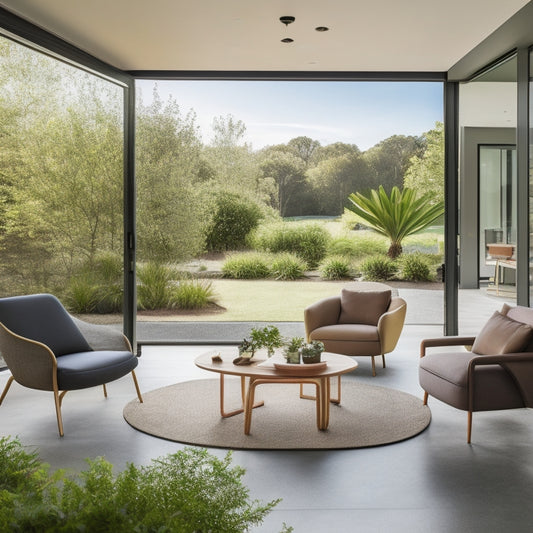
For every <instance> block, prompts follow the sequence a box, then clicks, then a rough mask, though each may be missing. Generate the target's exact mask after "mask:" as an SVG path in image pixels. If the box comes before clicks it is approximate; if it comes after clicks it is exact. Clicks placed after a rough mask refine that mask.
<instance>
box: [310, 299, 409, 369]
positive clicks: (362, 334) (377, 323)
mask: <svg viewBox="0 0 533 533" xmlns="http://www.w3.org/2000/svg"><path fill="white" fill-rule="evenodd" d="M406 311H407V304H406V302H405V300H403V298H400V297H398V296H394V297H391V291H390V290H385V291H351V290H348V289H343V290H342V292H341V294H340V296H332V297H330V298H325V299H323V300H320V301H318V302H316V303H314V304H312V305H310V306H309V307H307V308H306V309H305V310H304V325H305V335H306V339H307V341H308V342H310V341H313V340H318V341H321V342H323V343H324V346H325V349H326V351H328V352H333V353H339V354H343V355H350V356H363V355H366V356H370V357H371V358H372V375H373V376H375V375H376V363H375V360H374V358H375V356H376V355H381V358H382V363H383V368H385V354H387V353H390V352H392V351H393V350H394V349H395V348H396V344H397V343H398V339H399V338H400V334H401V332H402V329H403V324H404V321H405V313H406Z"/></svg>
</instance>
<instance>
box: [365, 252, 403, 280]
mask: <svg viewBox="0 0 533 533" xmlns="http://www.w3.org/2000/svg"><path fill="white" fill-rule="evenodd" d="M360 270H361V273H362V275H363V279H365V280H366V281H388V280H392V279H394V278H395V276H396V273H397V271H398V267H397V265H396V263H395V262H394V261H393V260H392V259H390V258H388V257H387V256H375V257H369V258H368V259H367V260H366V261H363V262H362V263H361V265H360Z"/></svg>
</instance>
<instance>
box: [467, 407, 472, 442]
mask: <svg viewBox="0 0 533 533" xmlns="http://www.w3.org/2000/svg"><path fill="white" fill-rule="evenodd" d="M471 440H472V411H468V422H467V430H466V442H467V443H468V444H470V441H471Z"/></svg>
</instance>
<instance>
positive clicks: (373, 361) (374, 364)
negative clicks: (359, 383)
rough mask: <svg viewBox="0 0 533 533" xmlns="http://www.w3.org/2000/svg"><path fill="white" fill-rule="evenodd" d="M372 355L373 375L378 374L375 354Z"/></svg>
mask: <svg viewBox="0 0 533 533" xmlns="http://www.w3.org/2000/svg"><path fill="white" fill-rule="evenodd" d="M371 357H372V375H373V376H375V375H376V360H375V358H374V356H373V355H372V356H371Z"/></svg>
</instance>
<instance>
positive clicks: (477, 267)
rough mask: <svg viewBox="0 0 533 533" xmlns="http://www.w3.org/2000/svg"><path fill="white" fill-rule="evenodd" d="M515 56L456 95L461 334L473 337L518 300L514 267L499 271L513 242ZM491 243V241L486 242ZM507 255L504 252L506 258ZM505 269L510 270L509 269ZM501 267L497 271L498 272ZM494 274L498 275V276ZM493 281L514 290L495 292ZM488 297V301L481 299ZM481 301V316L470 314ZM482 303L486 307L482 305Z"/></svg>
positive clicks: (514, 236)
mask: <svg viewBox="0 0 533 533" xmlns="http://www.w3.org/2000/svg"><path fill="white" fill-rule="evenodd" d="M516 91H517V85H516V57H512V58H510V59H508V60H507V61H506V62H505V63H502V64H500V65H498V66H497V67H496V68H493V69H491V70H489V71H488V72H486V73H484V74H483V75H482V76H480V77H478V78H477V79H476V80H475V81H472V82H469V83H463V84H461V86H460V92H459V104H460V105H459V206H460V208H459V332H460V333H461V334H476V333H477V332H478V331H479V329H480V328H481V327H482V325H483V324H484V323H485V321H486V319H487V318H488V316H490V315H491V314H492V312H494V310H495V309H498V308H499V307H500V308H501V305H500V303H498V302H494V301H493V300H489V299H488V298H489V297H490V298H493V297H494V295H497V296H498V298H500V299H501V300H502V302H503V301H510V302H513V301H515V300H516V295H515V292H514V288H515V287H514V286H513V284H514V279H515V274H516V272H515V271H514V269H513V268H512V266H513V263H510V264H509V265H505V266H504V267H501V265H500V263H499V262H500V261H505V260H506V259H505V258H503V257H499V258H498V261H499V262H498V264H496V261H497V259H496V258H495V257H493V255H494V256H496V255H501V254H498V253H497V252H501V250H498V249H495V248H493V249H492V252H494V254H490V253H489V250H488V248H487V245H488V244H497V243H503V244H509V245H512V244H514V243H516V220H517V218H516V200H517V198H516V179H517V178H516V149H515V147H516V113H517V111H516V106H517V98H516V94H517V93H516ZM489 241H491V242H489ZM504 255H505V254H504ZM507 266H509V267H511V268H507ZM500 267H501V268H500ZM497 271H498V272H497ZM496 280H498V281H503V282H505V283H503V284H502V287H501V288H502V289H503V288H504V285H509V286H513V292H512V293H510V292H507V291H503V290H499V289H500V287H498V288H497V290H496V288H495V285H496ZM485 298H487V300H486V302H485V301H484V299H485ZM475 301H479V302H480V303H483V306H482V309H486V312H485V313H483V312H482V313H479V312H476V313H472V312H471V305H472V304H473V303H474V302H475ZM484 302H485V303H484Z"/></svg>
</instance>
